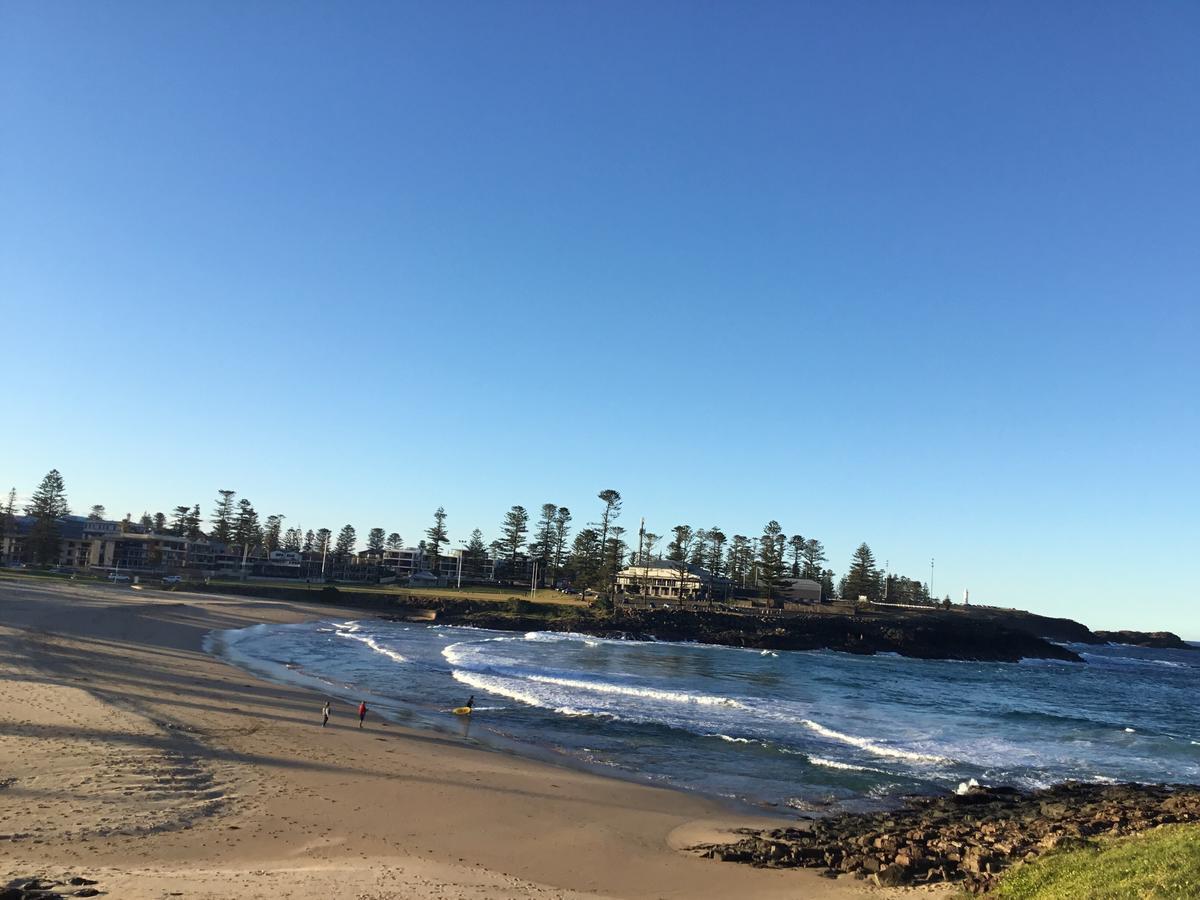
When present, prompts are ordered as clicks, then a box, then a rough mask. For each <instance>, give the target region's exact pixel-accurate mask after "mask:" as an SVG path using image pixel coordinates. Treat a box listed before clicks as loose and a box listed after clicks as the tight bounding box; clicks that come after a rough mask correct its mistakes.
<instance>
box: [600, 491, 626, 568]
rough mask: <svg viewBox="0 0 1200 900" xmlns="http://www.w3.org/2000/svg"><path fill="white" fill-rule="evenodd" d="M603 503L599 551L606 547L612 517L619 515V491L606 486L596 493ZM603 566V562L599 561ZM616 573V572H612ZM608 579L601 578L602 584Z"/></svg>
mask: <svg viewBox="0 0 1200 900" xmlns="http://www.w3.org/2000/svg"><path fill="white" fill-rule="evenodd" d="M596 496H597V497H599V498H600V500H601V501H602V502H603V503H604V511H603V512H602V513H601V514H600V547H599V549H600V552H601V553H603V552H604V550H605V548H607V547H608V528H609V525H610V524H611V523H612V521H613V520H614V519H616V518H617V517H618V516H620V515H621V493H620V492H619V491H614V490H613V489H612V488H606V489H605V490H603V491H601V492H600V493H599V494H597V495H596ZM600 565H601V568H603V563H602V562H601V563H600ZM613 575H614V576H615V575H616V572H613ZM607 581H608V579H603V580H602V586H603V587H608V584H607Z"/></svg>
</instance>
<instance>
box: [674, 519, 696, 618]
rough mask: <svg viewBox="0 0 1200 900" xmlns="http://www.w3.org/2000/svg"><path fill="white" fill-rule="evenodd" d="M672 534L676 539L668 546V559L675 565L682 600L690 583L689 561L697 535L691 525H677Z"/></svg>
mask: <svg viewBox="0 0 1200 900" xmlns="http://www.w3.org/2000/svg"><path fill="white" fill-rule="evenodd" d="M671 533H672V534H673V535H674V538H672V540H671V543H669V544H667V559H669V560H670V561H671V563H672V564H673V567H674V569H675V572H676V575H677V577H678V578H679V598H680V599H681V600H682V599H683V597H684V588H685V586H686V585H687V583H688V581H687V578H688V561H689V560H690V559H691V553H692V542H693V541H694V540H695V539H696V535H695V532H693V531H692V529H691V526H689V525H676V526H675V527H674V528H672V529H671Z"/></svg>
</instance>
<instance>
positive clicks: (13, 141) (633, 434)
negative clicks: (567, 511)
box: [0, 0, 1200, 638]
mask: <svg viewBox="0 0 1200 900" xmlns="http://www.w3.org/2000/svg"><path fill="white" fill-rule="evenodd" d="M1197 47H1200V6H1198V5H1196V4H1193V3H1183V2H1161V3H1154V4H1145V3H1104V2H1093V0H1088V2H1080V3H1069V2H1062V3H1053V4H1046V3H1032V2H1030V3H958V2H945V3H923V2H915V3H886V2H878V3H849V2H829V3H796V2H784V3H768V2H761V3H753V4H742V3H724V4H713V3H682V4H673V3H667V2H658V3H653V4H645V3H620V2H605V3H582V2H565V3H564V2H545V3H519V2H511V3H494V2H480V3H458V4H437V3H425V4H412V5H407V4H401V3H391V2H389V3H378V4H375V3H355V4H337V3H290V2H289V3H266V2H262V3H234V2H216V3H191V4H184V3H165V4H164V3H157V2H148V3H119V2H114V3H91V2H83V3H67V2H60V3H51V4H47V3H32V2H31V3H16V2H6V3H4V4H3V5H2V6H0V117H2V118H0V336H2V339H3V344H2V346H3V358H4V361H5V369H6V376H7V377H6V378H5V379H4V384H5V386H6V390H5V391H4V402H3V412H4V415H3V419H2V421H3V427H2V429H0V430H2V432H3V439H2V440H0V482H3V485H4V487H5V489H7V487H8V485H9V484H10V483H11V484H14V485H16V487H17V489H18V492H19V493H20V494H21V495H22V496H26V495H28V494H29V493H30V491H31V490H32V489H33V487H34V486H35V485H36V483H37V481H38V480H39V479H40V477H41V476H42V474H44V473H45V471H46V470H48V469H49V468H51V467H52V466H53V467H57V468H59V469H60V470H61V471H62V472H63V475H64V477H65V478H66V483H67V488H68V495H69V498H70V500H71V502H72V505H73V506H74V508H75V509H77V510H86V508H87V507H88V506H89V505H90V504H92V503H103V504H105V505H106V506H107V507H108V510H109V511H110V513H113V514H115V515H118V516H119V515H121V514H124V513H125V512H132V513H133V514H134V515H135V516H138V515H140V514H141V512H142V511H143V510H149V511H151V512H153V511H155V510H159V509H161V510H164V511H169V510H170V508H171V507H172V506H175V505H177V504H180V503H188V504H191V503H195V502H199V503H201V505H202V507H203V509H204V511H205V513H208V512H209V511H210V510H211V508H212V505H213V503H212V501H213V498H214V497H215V496H216V491H217V489H218V488H232V489H236V490H237V491H238V492H239V495H245V496H247V497H249V498H250V499H251V500H252V501H253V502H254V504H255V506H256V508H257V509H258V510H259V511H260V513H261V514H263V515H264V516H265V515H266V514H268V513H276V512H278V513H283V514H286V516H287V520H286V524H288V525H297V524H298V525H301V526H303V527H305V528H309V527H319V526H327V527H330V528H333V529H335V530H336V529H337V528H339V527H340V526H341V525H343V524H345V523H347V522H349V523H352V524H354V525H355V527H356V528H358V529H359V533H360V535H365V532H366V530H367V529H368V528H370V527H371V526H374V525H380V526H383V527H385V528H387V529H388V530H389V531H392V530H397V531H399V532H400V533H401V534H402V535H404V537H405V538H407V539H410V540H411V541H412V542H415V541H416V540H417V539H418V538H419V537H421V531H422V530H423V529H424V528H425V527H427V525H428V524H429V522H430V519H431V515H432V512H433V510H434V509H435V508H436V507H437V506H438V505H439V504H440V505H444V506H445V507H446V510H447V512H448V513H449V521H448V524H449V526H450V530H451V537H452V539H453V541H454V542H455V543H456V544H457V543H458V542H459V541H461V540H463V539H465V538H466V537H467V535H468V533H469V531H470V529H471V528H473V527H475V526H479V527H481V528H483V530H484V532H485V534H486V535H487V536H488V537H489V538H491V537H494V536H495V534H496V531H497V526H498V525H499V522H500V520H501V517H502V515H503V513H504V511H505V509H507V507H508V506H510V505H512V504H514V503H520V504H523V505H525V506H527V507H529V508H530V509H531V510H533V509H536V508H537V507H539V506H540V505H541V504H542V503H544V502H547V501H552V502H556V503H559V504H563V505H567V506H569V507H570V508H571V509H572V511H573V512H574V513H575V521H576V523H577V524H583V523H585V522H587V521H588V520H590V519H594V518H595V515H596V513H597V511H598V508H599V501H597V500H596V499H595V494H596V492H597V491H598V490H600V489H602V488H608V487H612V488H616V489H618V490H619V491H621V493H622V494H623V495H624V497H625V512H624V515H623V519H622V522H623V524H625V525H626V526H628V527H630V528H631V529H634V530H636V528H637V522H638V518H639V517H640V516H643V515H644V516H645V517H646V521H647V527H649V528H650V529H652V530H654V531H657V532H659V533H666V532H667V531H668V530H669V528H670V527H671V526H672V525H675V524H679V523H688V524H692V525H695V526H710V525H713V524H719V525H721V526H722V527H723V528H724V530H725V531H726V532H727V533H729V534H733V533H735V532H737V533H743V534H747V535H754V534H758V533H759V532H760V531H761V529H762V526H763V524H764V523H765V522H767V520H769V519H778V520H779V522H780V523H781V524H782V525H783V528H784V531H785V532H787V533H788V534H794V533H797V532H798V533H801V534H803V535H804V536H806V537H817V538H820V539H821V540H823V541H824V542H825V544H826V547H827V548H828V550H829V553H830V557H831V564H832V566H833V568H834V569H835V570H837V572H838V573H839V575H840V574H841V573H843V572H844V571H845V569H846V567H847V562H848V559H849V556H850V553H851V551H852V550H853V548H854V547H855V546H856V545H857V544H858V543H859V542H860V541H864V540H865V541H867V542H868V543H870V544H871V546H872V547H873V549H874V550H875V552H876V554H877V555H878V557H879V559H880V561H881V562H882V561H884V560H887V561H889V562H890V564H891V568H892V569H893V570H897V569H898V570H899V571H901V572H904V573H907V574H910V575H912V576H915V577H921V578H927V577H928V571H929V560H930V558H931V557H934V558H936V560H937V562H936V570H935V576H934V590H935V592H937V593H938V594H939V595H942V594H945V593H947V592H949V593H950V594H951V595H952V596H953V597H954V599H955V600H958V599H960V598H961V595H962V591H963V589H964V588H969V589H970V590H971V597H972V599H973V600H976V601H978V602H988V603H996V604H1000V605H1015V606H1023V607H1027V608H1030V609H1033V610H1036V611H1039V612H1044V613H1050V614H1061V615H1070V616H1073V617H1077V618H1080V619H1082V620H1084V621H1086V622H1088V623H1089V624H1091V625H1093V626H1096V627H1100V626H1110V627H1111V626H1125V627H1164V628H1171V629H1173V630H1176V631H1179V632H1180V633H1182V634H1184V635H1185V636H1186V637H1190V638H1200V605H1198V604H1197V599H1198V596H1197V594H1198V591H1197V582H1198V573H1197V572H1196V571H1195V562H1196V560H1197V548H1198V546H1200V527H1198V525H1197V501H1198V500H1200V478H1198V474H1197V445H1198V438H1200V422H1198V414H1197V397H1198V394H1200V391H1198V388H1200V362H1198V359H1200V353H1198V352H1197V344H1198V338H1200V329H1198V327H1197V326H1198V325H1200V52H1197Z"/></svg>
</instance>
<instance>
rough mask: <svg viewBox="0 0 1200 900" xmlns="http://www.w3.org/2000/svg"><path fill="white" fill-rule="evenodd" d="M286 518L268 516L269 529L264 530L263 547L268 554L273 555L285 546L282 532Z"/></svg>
mask: <svg viewBox="0 0 1200 900" xmlns="http://www.w3.org/2000/svg"><path fill="white" fill-rule="evenodd" d="M285 518H287V517H286V516H279V515H275V516H267V527H266V528H264V529H263V547H265V548H266V551H267V553H272V552H274V551H276V550H278V549H279V548H280V546H282V544H283V538H282V536H281V532H282V531H283V520H284V519H285Z"/></svg>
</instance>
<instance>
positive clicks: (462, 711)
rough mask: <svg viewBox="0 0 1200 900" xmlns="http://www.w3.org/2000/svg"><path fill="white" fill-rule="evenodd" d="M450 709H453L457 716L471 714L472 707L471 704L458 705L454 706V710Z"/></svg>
mask: <svg viewBox="0 0 1200 900" xmlns="http://www.w3.org/2000/svg"><path fill="white" fill-rule="evenodd" d="M450 711H451V712H452V713H454V714H455V715H456V716H469V715H470V714H471V707H469V706H456V707H454V709H452V710H450Z"/></svg>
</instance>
